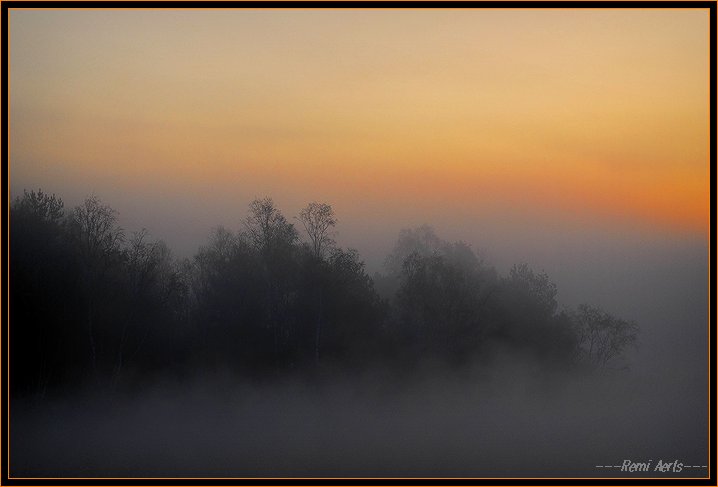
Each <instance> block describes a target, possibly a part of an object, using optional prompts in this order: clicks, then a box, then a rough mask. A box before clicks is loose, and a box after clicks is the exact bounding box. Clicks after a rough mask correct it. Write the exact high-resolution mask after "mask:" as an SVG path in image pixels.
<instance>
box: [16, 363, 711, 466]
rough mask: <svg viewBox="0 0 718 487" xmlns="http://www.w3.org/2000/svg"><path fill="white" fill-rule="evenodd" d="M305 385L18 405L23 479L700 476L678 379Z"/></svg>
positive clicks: (228, 386)
mask: <svg viewBox="0 0 718 487" xmlns="http://www.w3.org/2000/svg"><path fill="white" fill-rule="evenodd" d="M499 370H500V371H497V370H494V371H492V372H487V371H484V372H483V373H481V372H480V371H474V372H473V373H472V374H462V375H461V376H459V377H457V376H453V375H449V374H439V373H434V374H432V375H430V376H429V377H427V378H425V379H423V380H421V381H419V382H418V383H410V384H403V385H400V384H395V383H389V384H387V383H385V382H384V380H383V378H382V377H381V376H378V375H370V376H365V377H362V378H356V377H352V378H342V380H337V381H335V382H331V383H330V384H323V385H321V386H316V385H314V386H311V385H307V384H305V383H302V382H286V383H281V384H274V385H271V386H262V387H257V386H251V385H247V384H243V383H242V382H241V381H236V380H230V379H229V378H225V379H224V380H221V381H218V379H216V378H214V379H208V378H204V377H203V378H197V379H196V380H195V381H193V382H191V383H182V384H162V385H158V386H156V387H155V388H153V389H152V390H150V391H148V392H146V393H143V394H142V395H140V396H137V397H123V396H119V397H118V396H115V395H100V394H96V395H92V396H87V397H84V396H83V397H82V398H81V399H78V398H74V399H68V400H58V401H54V402H52V403H51V404H48V405H45V406H43V407H42V408H30V409H27V410H26V409H25V407H24V406H25V405H24V404H17V405H15V408H14V409H13V410H14V411H17V412H14V413H13V424H12V429H11V434H12V443H11V445H12V453H11V462H12V463H11V464H12V465H13V466H14V468H13V470H12V473H13V475H17V476H98V477H104V476H121V477H137V476H163V477H166V476H177V477H253V476H261V477H282V476H290V477H324V476H336V477H347V476H349V477H374V476H378V477H394V476H402V477H493V476H496V477H521V476H528V477H537V476H538V477H540V476H552V477H566V476H579V477H583V476H590V477H597V476H618V477H627V476H656V477H663V476H669V475H676V476H704V475H706V470H705V469H693V468H686V469H683V471H682V472H677V473H661V472H649V473H628V472H621V471H620V470H617V469H608V468H597V467H596V465H602V466H605V465H621V464H622V463H623V461H624V460H626V459H631V460H632V461H636V462H648V461H651V460H652V461H653V463H654V465H655V464H657V463H658V460H659V459H662V460H663V461H664V462H666V461H668V462H673V461H674V460H678V461H679V462H681V463H683V464H684V465H691V466H693V465H696V466H698V465H706V456H707V449H706V448H707V438H706V437H707V433H706V431H707V421H706V418H707V416H706V414H707V409H706V406H705V399H706V397H705V394H704V393H702V391H701V389H700V387H698V386H697V385H696V384H690V383H688V384H686V383H685V382H684V381H683V378H681V379H677V378H676V376H675V375H668V376H664V377H660V376H651V377H642V378H640V379H639V378H637V377H627V376H626V377H620V378H610V379H609V378H594V379H591V380H579V379H578V378H576V377H547V376H545V375H543V374H541V373H537V372H536V371H535V370H533V369H532V368H531V367H530V366H528V365H527V364H516V363H515V362H513V361H509V362H508V363H504V364H503V366H502V367H501V368H500V369H499Z"/></svg>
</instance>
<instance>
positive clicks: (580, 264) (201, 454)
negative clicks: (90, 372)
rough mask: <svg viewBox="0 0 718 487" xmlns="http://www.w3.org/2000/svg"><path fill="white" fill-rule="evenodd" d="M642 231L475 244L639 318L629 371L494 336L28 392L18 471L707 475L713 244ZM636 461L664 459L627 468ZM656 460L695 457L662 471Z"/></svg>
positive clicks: (16, 429) (19, 415)
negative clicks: (411, 363)
mask: <svg viewBox="0 0 718 487" xmlns="http://www.w3.org/2000/svg"><path fill="white" fill-rule="evenodd" d="M438 227H439V228H440V227H441V226H440V225H438ZM463 231H464V235H466V236H470V235H472V233H471V231H472V229H470V228H467V229H464V230H463ZM475 231H476V233H480V232H478V230H475ZM448 233H451V230H450V229H449V230H448ZM574 235H575V234H574ZM637 235H638V234H637V233H633V234H623V235H618V234H614V235H608V236H606V235H605V234H604V236H603V238H599V237H598V236H596V235H593V237H596V238H595V239H594V238H591V235H584V236H582V237H580V238H578V237H575V238H574V239H573V240H571V239H568V238H563V239H558V238H555V237H554V238H545V239H543V240H541V239H539V238H535V239H531V238H529V237H528V236H526V238H525V239H524V240H523V241H518V242H517V241H510V242H507V243H506V245H504V246H499V245H497V242H495V241H494V242H492V241H491V238H490V237H489V238H487V239H486V240H485V241H484V242H471V243H472V248H474V249H475V250H476V252H477V253H478V254H479V256H480V257H482V258H483V259H484V260H486V261H490V262H493V263H494V264H496V267H497V269H498V270H499V272H501V273H504V272H506V271H507V270H508V267H509V263H510V262H521V261H527V262H529V263H530V264H531V265H532V266H533V267H534V268H536V269H541V270H544V271H546V272H547V273H548V275H549V276H550V277H551V278H552V280H553V281H554V282H555V283H556V284H557V288H558V302H559V307H560V308H570V307H574V306H576V305H578V304H579V303H583V302H592V303H595V304H597V305H599V306H601V307H602V308H603V309H605V310H607V311H608V312H610V313H613V314H615V315H618V316H621V317H623V318H626V319H630V320H635V321H636V322H637V323H638V324H639V326H640V327H641V333H640V337H639V346H638V349H637V350H634V351H632V352H631V353H630V354H629V363H630V369H629V370H624V371H618V372H611V373H595V372H588V371H581V370H572V369H565V370H562V369H560V368H559V369H556V368H553V369H552V368H549V369H547V368H545V367H544V366H542V365H541V364H538V363H535V362H533V361H532V360H531V359H530V358H527V356H525V355H521V354H516V353H515V352H513V351H511V350H505V351H504V350H501V349H494V350H492V352H491V353H492V355H491V357H490V359H488V360H485V361H479V362H476V363H473V364H472V365H470V366H469V367H466V368H462V369H454V368H450V367H447V366H446V365H445V364H441V363H433V362H427V363H423V364H422V366H421V368H420V369H418V370H415V371H413V372H412V373H411V374H410V375H401V374H399V375H397V374H395V373H392V372H390V371H387V370H384V369H383V368H381V367H380V366H375V365H372V366H370V367H367V368H362V369H357V370H335V369H333V368H332V367H331V366H324V367H323V368H321V369H320V370H319V371H318V372H316V373H315V374H311V375H310V376H306V375H302V374H294V375H292V374H289V375H285V376H282V377H279V378H269V379H263V380H259V381H257V380H247V379H246V378H245V377H243V376H241V375H238V374H236V373H234V372H232V371H230V370H223V368H222V367H221V365H220V366H219V367H215V368H213V369H211V370H209V369H207V370H201V369H198V370H194V371H192V372H191V373H189V374H187V375H183V376H180V377H177V376H171V375H170V376H164V377H160V378H153V379H151V380H148V381H147V382H145V383H144V384H143V385H142V386H141V387H136V388H127V389H116V388H111V387H104V388H103V387H92V388H90V387H86V386H80V387H77V388H68V389H67V390H65V391H61V392H60V393H56V394H53V395H48V396H46V397H43V398H42V399H38V398H37V397H34V396H27V397H24V396H21V397H18V398H16V399H13V401H12V403H11V422H10V442H11V443H10V444H11V453H10V473H11V476H13V477H58V476H60V477H62V476H71V477H106V476H116V477H152V476H160V477H544V476H545V477H601V476H617V477H629V476H634V477H645V476H648V477H666V476H680V477H692V476H705V475H706V474H707V470H706V469H705V468H698V467H702V466H704V465H707V454H708V450H707V447H708V431H707V427H708V423H707V419H708V409H707V399H708V397H707V380H708V377H707V365H708V363H707V346H708V344H707V340H706V334H707V307H708V300H707V292H706V278H707V248H706V246H705V244H703V243H697V242H691V241H688V240H685V239H683V240H681V239H677V238H656V237H655V235H654V236H653V237H654V238H653V240H650V239H649V238H646V237H645V236H644V237H643V238H639V237H637ZM451 236H452V237H456V235H455V234H454V235H451ZM388 238H389V237H388V236H387V239H388ZM394 238H395V237H394ZM487 242H488V244H487ZM381 246H382V244H381V242H380V243H378V244H377V245H376V247H377V248H380V247H381ZM389 246H390V245H389ZM509 254H511V255H509ZM362 257H363V256H362ZM369 259H372V260H373V261H374V263H373V264H369V265H368V267H369V268H370V269H371V267H372V266H373V268H374V269H375V270H379V271H381V270H382V267H381V264H380V262H379V260H380V259H379V258H378V256H371V255H370V257H369V258H368V259H367V260H369ZM625 460H631V461H633V462H652V465H651V471H649V472H626V471H621V469H618V468H613V467H615V466H618V465H621V464H622V463H623V462H624V461H625ZM659 460H662V461H663V462H674V461H677V462H680V463H681V464H683V465H684V468H682V470H681V471H679V472H673V471H671V472H656V471H654V470H653V468H654V467H655V465H656V464H657V463H658V462H659ZM598 466H601V467H598ZM694 466H695V467H696V468H693V467H694ZM609 467H610V468H609Z"/></svg>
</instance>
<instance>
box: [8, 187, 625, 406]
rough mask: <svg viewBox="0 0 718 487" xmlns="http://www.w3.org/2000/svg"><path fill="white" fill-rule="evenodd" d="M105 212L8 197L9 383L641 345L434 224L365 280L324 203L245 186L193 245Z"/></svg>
mask: <svg viewBox="0 0 718 487" xmlns="http://www.w3.org/2000/svg"><path fill="white" fill-rule="evenodd" d="M117 216H118V213H117V211H115V210H114V209H112V208H111V207H109V206H107V205H105V204H104V203H103V202H102V201H101V200H100V199H99V198H97V197H95V196H91V197H88V198H87V199H85V200H84V202H83V203H81V204H80V205H78V206H77V207H75V208H73V209H71V210H70V211H67V210H66V209H65V208H64V203H63V201H62V199H60V198H59V197H57V196H55V195H54V194H52V195H51V194H47V193H45V192H43V191H42V190H38V191H29V192H28V191H25V192H24V194H23V195H22V196H21V197H17V198H16V199H15V200H14V201H13V202H12V204H11V206H10V224H9V240H10V246H9V252H10V265H9V278H10V288H9V303H10V305H9V324H10V339H9V348H10V386H11V390H12V391H13V392H14V393H15V394H21V395H22V394H35V395H39V396H42V395H44V394H46V393H47V392H48V391H53V390H64V389H66V388H68V387H72V386H81V385H86V384H88V383H90V384H98V383H99V384H110V385H115V386H122V385H127V384H138V383H142V381H143V380H148V379H149V378H152V377H158V376H167V375H172V376H175V377H178V378H182V377H184V376H186V375H188V374H191V373H193V372H194V371H197V370H212V369H228V370H231V371H232V372H234V373H237V374H241V375H244V376H246V377H247V378H250V379H263V378H266V377H274V376H282V375H285V374H288V373H295V372H302V371H307V372H310V373H311V372H312V371H317V370H322V369H331V370H350V371H351V370H362V369H364V368H367V367H383V368H385V369H386V370H387V371H392V372H397V373H411V371H414V370H418V368H419V367H420V366H421V365H422V364H427V363H441V364H444V365H446V366H450V367H463V366H467V365H469V364H471V363H474V362H476V361H484V362H490V360H491V357H492V356H494V354H495V353H497V351H498V350H509V351H511V352H513V353H517V354H520V355H522V356H526V357H530V358H531V359H532V360H535V361H536V363H537V364H542V365H545V366H548V367H560V368H577V367H578V368H586V369H592V370H609V369H617V368H621V367H624V366H625V355H626V352H627V350H628V349H629V348H630V347H633V346H635V344H636V342H637V336H638V327H637V325H636V324H635V323H633V322H629V321H626V320H622V319H620V318H616V317H614V316H611V315H610V314H608V313H606V312H604V311H602V310H600V309H599V308H597V307H594V306H590V305H582V306H579V307H578V308H577V309H575V310H567V309H561V310H559V308H558V303H557V301H556V295H557V289H556V286H555V285H554V284H553V283H552V282H551V281H550V279H549V278H548V276H547V275H546V274H545V273H537V272H534V271H533V270H532V269H531V268H530V267H529V266H527V265H526V264H519V265H516V266H514V267H513V268H512V269H511V270H510V272H509V273H508V275H506V276H501V275H499V274H498V273H497V272H496V270H495V269H494V268H493V267H491V266H490V265H488V264H486V263H484V262H483V261H481V260H479V259H478V258H477V256H476V254H475V253H474V252H473V251H472V249H471V247H470V246H469V245H467V244H466V243H463V242H453V243H451V242H446V241H444V240H442V239H440V238H439V237H438V236H437V235H436V234H435V232H434V231H433V230H432V229H431V228H430V227H428V226H422V227H418V228H414V229H408V230H403V231H401V232H400V235H399V238H398V241H397V242H396V245H395V247H394V249H393V251H392V252H391V253H390V255H389V256H388V257H387V259H386V262H385V266H384V272H382V273H376V274H374V275H373V276H369V275H368V274H367V272H366V270H365V268H364V264H363V262H362V261H361V259H360V256H359V255H358V253H357V252H356V251H355V250H353V249H343V248H340V247H339V246H337V245H336V242H335V241H334V238H333V237H334V236H335V228H336V225H337V222H338V220H337V217H336V215H335V214H334V211H333V209H332V207H331V206H330V205H328V204H326V203H316V202H315V203H310V204H309V205H307V206H306V207H305V208H304V209H303V210H302V211H301V212H300V213H299V215H297V216H296V218H294V219H293V221H295V222H296V225H295V223H292V222H291V221H290V220H288V219H287V218H286V217H285V216H284V215H283V214H282V212H281V211H280V210H279V209H278V208H277V207H276V205H275V204H274V202H273V201H272V199H271V198H262V199H256V200H254V201H252V202H251V203H250V205H249V207H248V211H247V216H246V218H245V219H244V221H243V222H242V226H241V228H240V229H238V230H237V231H232V230H229V229H226V228H224V227H218V228H216V229H215V230H214V231H213V232H212V234H211V235H210V236H209V238H208V241H207V243H206V244H205V245H203V246H202V247H200V248H199V250H198V251H197V252H196V254H195V255H194V256H193V257H192V258H188V259H176V258H174V257H173V255H172V252H171V251H170V249H169V247H168V246H167V245H166V244H165V243H164V242H162V241H161V240H154V239H152V238H151V237H150V235H149V233H148V232H147V231H146V230H145V229H142V230H140V231H138V232H133V233H131V234H127V233H126V232H125V231H124V230H123V229H122V228H121V227H120V226H119V225H118V223H117ZM300 230H301V232H300Z"/></svg>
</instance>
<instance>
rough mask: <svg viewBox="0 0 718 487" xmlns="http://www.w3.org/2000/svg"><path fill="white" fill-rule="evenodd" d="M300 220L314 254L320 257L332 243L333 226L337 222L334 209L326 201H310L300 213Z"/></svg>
mask: <svg viewBox="0 0 718 487" xmlns="http://www.w3.org/2000/svg"><path fill="white" fill-rule="evenodd" d="M298 219H299V221H300V222H301V223H302V226H303V227H304V230H305V231H306V232H307V237H309V242H310V244H311V249H312V254H313V255H314V257H315V258H317V259H320V258H322V257H323V255H324V253H325V252H326V251H327V249H329V248H330V247H331V246H332V245H334V239H333V238H332V230H331V229H332V228H334V226H335V225H336V224H337V219H336V216H335V215H334V210H332V207H331V205H328V204H326V203H316V202H312V203H309V204H308V205H307V206H306V207H305V208H304V209H303V210H302V211H301V212H300V213H299V218H298Z"/></svg>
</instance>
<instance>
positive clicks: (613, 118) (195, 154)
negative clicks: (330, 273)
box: [10, 9, 709, 236]
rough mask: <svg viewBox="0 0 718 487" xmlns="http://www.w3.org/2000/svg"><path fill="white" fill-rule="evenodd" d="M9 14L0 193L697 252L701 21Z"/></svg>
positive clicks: (395, 14) (704, 85)
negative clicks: (640, 235)
mask: <svg viewBox="0 0 718 487" xmlns="http://www.w3.org/2000/svg"><path fill="white" fill-rule="evenodd" d="M10 12H11V13H10V39H11V42H10V66H11V71H10V122H11V130H10V151H11V154H10V155H11V158H10V170H11V173H12V181H13V186H12V189H13V190H14V191H18V190H21V189H22V186H21V185H28V186H30V187H37V186H45V187H49V188H60V189H65V188H74V189H75V190H76V191H78V192H79V191H81V190H82V189H83V188H85V191H86V192H89V191H95V192H97V193H99V194H102V193H103V191H108V192H111V191H116V192H118V193H121V194H126V195H130V196H128V197H130V198H139V199H140V200H145V201H148V202H152V201H154V199H155V198H157V195H156V194H155V193H156V192H157V191H158V188H160V191H161V192H165V193H167V194H171V195H174V196H173V197H175V198H180V197H181V196H180V195H187V197H188V198H206V199H208V200H212V201H215V202H216V201H218V200H220V199H225V200H226V199H228V198H229V199H231V198H237V197H238V196H237V195H238V193H240V194H241V195H242V197H244V198H245V199H246V197H247V196H249V195H263V194H269V195H272V196H275V197H277V198H279V199H284V200H286V201H289V202H290V203H291V205H295V202H297V203H296V204H299V203H298V202H299V201H304V200H313V199H317V200H326V201H328V202H330V203H332V204H334V205H336V206H339V207H344V208H351V209H352V211H353V212H354V213H356V214H357V215H363V216H364V217H365V218H368V215H369V213H371V212H375V211H376V209H377V208H384V209H386V211H387V212H389V213H391V212H395V213H402V212H406V211H407V209H409V208H412V209H416V210H417V211H421V209H422V208H426V207H429V206H431V207H433V208H439V209H438V210H436V211H437V214H441V212H442V211H443V212H444V213H445V214H446V215H457V214H460V217H455V218H459V220H456V221H457V222H458V221H466V220H468V219H471V217H472V216H474V215H485V214H486V213H491V212H494V213H495V214H498V215H501V214H503V213H502V212H506V211H515V212H518V213H525V214H527V215H533V214H536V215H539V216H541V217H542V218H546V219H555V220H557V221H571V220H575V219H578V220H585V221H587V222H591V221H593V220H605V221H608V222H611V221H615V222H617V224H621V225H627V226H636V225H637V226H645V227H648V228H654V229H658V230H665V231H670V232H675V233H677V234H690V235H700V236H707V233H708V228H709V178H708V165H709V161H708V156H709V133H708V126H709V120H708V117H709V105H708V96H709V86H708V66H709V57H708V56H709V49H708V47H709V46H708V42H707V41H708V37H709V36H708V27H709V25H708V10H707V9H703V10H700V9H684V10H658V9H634V10H623V9H621V10H610V9H600V10H580V11H579V10H571V9H555V10H513V9H492V10H439V11H436V10H432V11H425V10H391V11H373V10H358V11H355V10H350V11H344V10H335V9H322V10H316V11H305V10H296V9H288V10H250V9H243V10H220V11H204V10H200V11H184V10H166V11H146V10H134V11H106V10H103V11H94V10H70V11H58V10H20V9H11V11H10ZM291 205H290V206H291ZM437 205H438V206H437ZM295 206H296V205H295ZM340 216H341V215H340ZM447 218H454V217H448V216H447ZM461 218H463V220H461ZM214 223H219V222H214Z"/></svg>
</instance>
